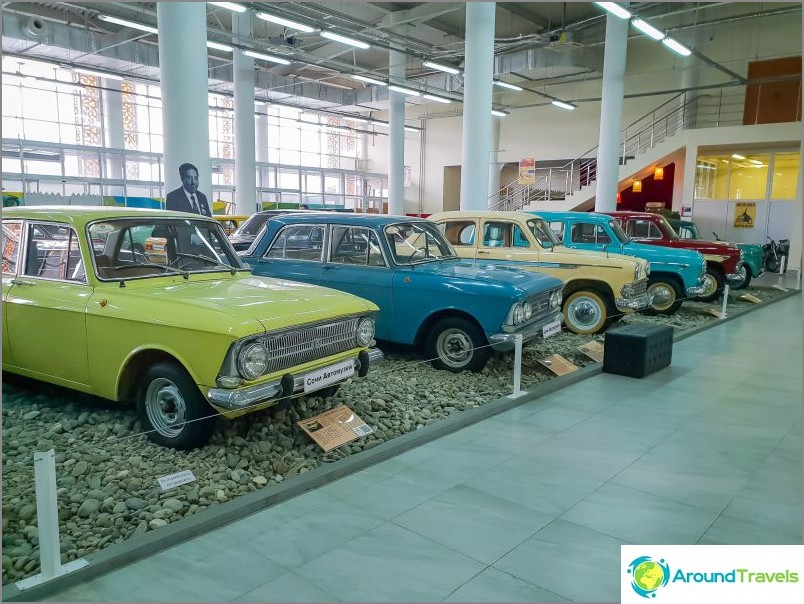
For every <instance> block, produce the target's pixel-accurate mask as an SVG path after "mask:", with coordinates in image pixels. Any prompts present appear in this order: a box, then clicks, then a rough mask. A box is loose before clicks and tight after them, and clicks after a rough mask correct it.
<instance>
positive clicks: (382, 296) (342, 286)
mask: <svg viewBox="0 0 804 604" xmlns="http://www.w3.org/2000/svg"><path fill="white" fill-rule="evenodd" d="M328 241H329V244H328V246H327V247H328V249H327V255H326V261H325V262H324V265H323V268H322V270H321V278H320V281H319V282H320V284H321V285H323V286H325V287H331V288H333V289H338V290H341V291H344V292H348V293H350V294H354V295H356V296H360V297H361V298H365V299H366V300H371V301H372V302H374V304H376V305H377V306H379V307H380V314H379V316H378V317H377V324H376V328H375V329H376V336H377V338H379V339H388V338H389V337H390V335H391V325H392V323H393V314H394V305H393V289H392V276H393V275H392V272H391V269H390V266H389V264H388V259H387V258H386V257H385V253H384V251H383V249H382V246H381V245H380V242H379V239H378V238H377V234H376V232H375V231H374V230H373V229H370V228H366V227H357V226H349V225H337V224H333V225H330V231H329V240H328Z"/></svg>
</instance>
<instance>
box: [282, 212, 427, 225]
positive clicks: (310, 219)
mask: <svg viewBox="0 0 804 604" xmlns="http://www.w3.org/2000/svg"><path fill="white" fill-rule="evenodd" d="M271 220H272V221H274V222H279V223H282V224H309V223H315V224H322V223H324V224H349V225H354V226H365V227H381V226H385V225H387V224H394V223H397V222H426V223H430V221H429V220H427V219H425V218H417V217H415V216H398V215H393V214H352V213H350V212H315V211H311V212H304V213H303V214H284V215H281V216H273V217H271Z"/></svg>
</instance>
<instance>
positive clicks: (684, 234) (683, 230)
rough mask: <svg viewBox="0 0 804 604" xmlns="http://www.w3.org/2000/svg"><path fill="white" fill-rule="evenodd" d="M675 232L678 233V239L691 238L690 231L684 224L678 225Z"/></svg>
mask: <svg viewBox="0 0 804 604" xmlns="http://www.w3.org/2000/svg"><path fill="white" fill-rule="evenodd" d="M676 233H678V236H679V238H680V239H693V236H692V232H691V231H690V230H689V228H687V227H685V226H680V227H678V228H677V229H676Z"/></svg>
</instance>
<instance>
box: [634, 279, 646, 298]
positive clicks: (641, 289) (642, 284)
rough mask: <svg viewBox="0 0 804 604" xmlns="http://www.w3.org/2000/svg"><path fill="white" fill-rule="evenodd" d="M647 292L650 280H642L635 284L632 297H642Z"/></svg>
mask: <svg viewBox="0 0 804 604" xmlns="http://www.w3.org/2000/svg"><path fill="white" fill-rule="evenodd" d="M646 291H648V280H647V279H640V280H639V281H635V282H634V286H633V289H632V292H633V293H632V294H631V295H632V296H633V297H636V296H641V295H642V294H644V293H645V292H646Z"/></svg>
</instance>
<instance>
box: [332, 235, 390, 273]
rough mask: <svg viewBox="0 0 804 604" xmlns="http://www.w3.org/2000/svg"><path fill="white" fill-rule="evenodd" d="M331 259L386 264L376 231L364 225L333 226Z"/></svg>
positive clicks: (333, 260)
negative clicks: (363, 226)
mask: <svg viewBox="0 0 804 604" xmlns="http://www.w3.org/2000/svg"><path fill="white" fill-rule="evenodd" d="M329 261H330V262H332V263H333V264H355V265H359V266H385V259H384V258H383V256H382V250H381V249H380V243H379V240H378V239H377V235H376V233H374V231H372V230H370V229H366V228H362V227H345V226H336V227H333V229H332V242H331V250H330V256H329Z"/></svg>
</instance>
